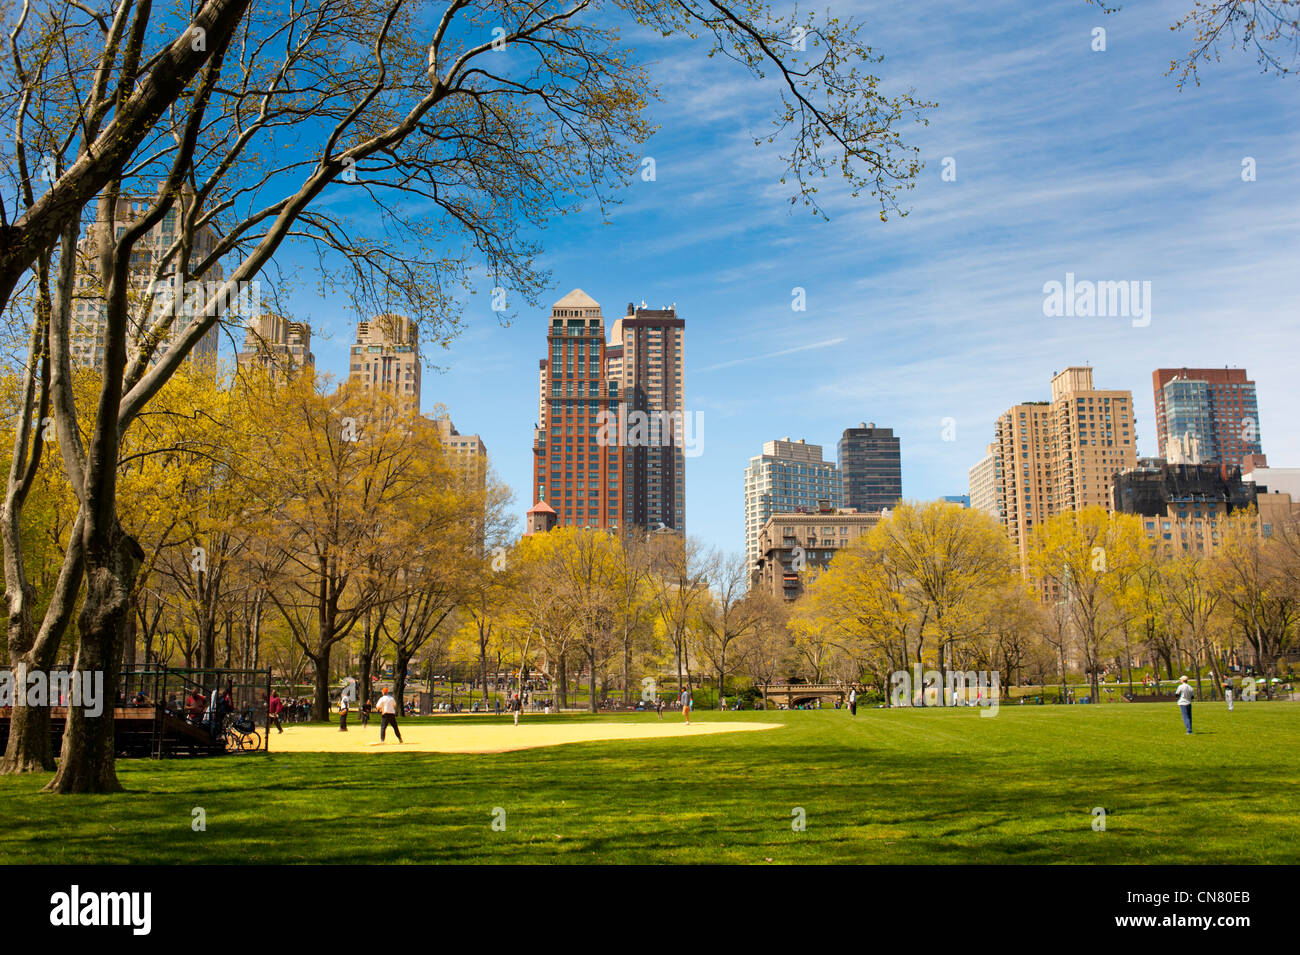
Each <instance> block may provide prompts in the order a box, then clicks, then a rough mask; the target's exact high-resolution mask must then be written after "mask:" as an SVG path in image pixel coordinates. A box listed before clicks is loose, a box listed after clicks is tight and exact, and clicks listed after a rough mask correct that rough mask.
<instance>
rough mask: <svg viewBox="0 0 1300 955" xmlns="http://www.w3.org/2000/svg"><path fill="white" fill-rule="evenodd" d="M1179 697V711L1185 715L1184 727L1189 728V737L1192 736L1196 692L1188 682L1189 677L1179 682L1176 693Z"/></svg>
mask: <svg viewBox="0 0 1300 955" xmlns="http://www.w3.org/2000/svg"><path fill="white" fill-rule="evenodd" d="M1174 692H1175V693H1176V694H1177V695H1178V709H1180V710H1181V711H1182V713H1183V725H1184V726H1186V727H1187V735H1188V736H1191V735H1192V697H1193V696H1195V695H1196V694H1195V691H1193V690H1192V685H1191V684H1190V683H1188V682H1187V677H1183V678H1182V679H1181V680H1179V681H1178V689H1177V690H1175V691H1174Z"/></svg>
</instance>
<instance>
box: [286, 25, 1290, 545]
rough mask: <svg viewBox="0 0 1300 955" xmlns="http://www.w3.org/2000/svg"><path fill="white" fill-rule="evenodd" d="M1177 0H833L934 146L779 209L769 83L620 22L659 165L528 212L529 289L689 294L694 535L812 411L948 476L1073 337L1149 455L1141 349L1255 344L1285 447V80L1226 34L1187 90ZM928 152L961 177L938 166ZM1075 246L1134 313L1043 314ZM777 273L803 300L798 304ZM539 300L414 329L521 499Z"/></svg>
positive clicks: (801, 432) (330, 304) (1281, 462)
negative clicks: (1132, 413)
mask: <svg viewBox="0 0 1300 955" xmlns="http://www.w3.org/2000/svg"><path fill="white" fill-rule="evenodd" d="M1192 5H1193V0H1176V2H1143V3H1141V4H1127V5H1126V6H1125V8H1124V9H1123V10H1121V11H1120V12H1119V13H1117V14H1115V15H1111V16H1106V15H1104V14H1102V13H1101V12H1100V11H1099V10H1097V9H1095V8H1093V7H1090V6H1088V5H1086V4H1084V3H1083V2H1082V0H1070V2H1043V3H1036V4H1026V3H1024V2H1023V0H1020V2H985V3H979V4H948V3H942V4H941V3H936V2H929V0H926V2H909V3H906V4H883V3H863V2H858V3H851V4H850V3H844V2H842V0H832V2H831V11H832V12H833V13H834V14H836V15H843V14H847V13H850V12H854V13H857V14H860V15H862V16H865V17H866V19H867V27H866V33H865V36H866V37H867V40H868V42H869V43H870V45H872V46H873V47H874V48H875V50H876V51H877V52H878V53H884V54H885V55H886V60H885V62H884V63H883V64H882V65H880V66H879V67H878V68H877V69H878V72H879V73H880V75H881V76H882V77H883V78H884V79H885V80H886V83H887V86H888V87H891V88H895V89H898V88H908V87H910V88H914V89H915V91H916V94H917V96H918V97H920V98H923V99H929V100H934V101H937V102H938V104H939V106H938V108H937V109H935V110H932V111H930V113H929V118H930V125H929V126H928V127H913V128H912V129H911V130H909V131H908V133H907V141H908V142H911V143H915V144H916V145H917V146H918V147H919V148H920V150H921V157H922V158H923V159H924V160H925V163H926V166H925V169H924V170H923V171H922V173H921V176H920V179H919V181H918V182H917V186H916V188H915V189H914V190H913V191H912V192H910V193H906V194H905V195H904V204H905V206H906V207H907V208H909V209H910V214H909V215H908V216H907V217H906V218H905V219H898V218H892V217H891V219H890V221H889V222H887V223H882V222H881V221H880V219H879V214H878V208H877V207H876V206H875V205H874V203H873V201H872V200H870V199H859V200H853V199H851V198H850V197H849V196H848V195H847V192H846V191H845V190H842V189H837V188H836V187H835V186H834V184H832V183H829V182H828V183H827V185H826V186H825V187H824V188H823V189H822V191H821V196H822V198H823V201H824V204H825V207H826V209H827V211H828V213H829V214H830V217H831V221H829V222H826V221H823V220H821V219H818V218H815V217H813V216H811V215H810V214H809V213H808V212H807V211H806V210H805V209H804V208H803V207H802V206H791V205H790V204H789V202H788V193H787V191H786V190H787V187H785V186H782V185H781V184H780V183H779V181H778V180H779V177H780V174H781V164H780V162H779V159H778V156H777V152H776V150H775V149H774V148H772V147H757V148H756V147H755V146H754V145H753V143H752V140H753V137H754V136H755V135H759V134H762V133H763V132H764V131H765V130H766V129H767V123H768V110H769V109H770V107H771V106H772V105H774V103H775V99H774V96H775V93H774V91H773V90H772V89H771V88H768V87H764V86H763V85H762V84H760V83H757V82H755V81H753V80H751V79H749V78H748V77H747V76H746V75H745V74H743V73H742V72H741V71H740V69H739V68H738V67H736V66H734V65H733V64H730V63H726V62H724V61H722V60H721V59H719V58H715V59H713V60H709V59H706V58H705V57H704V55H703V53H704V51H703V49H702V48H701V47H700V46H697V45H695V44H693V43H691V42H689V41H683V40H679V39H676V38H670V39H663V38H660V37H650V36H647V37H641V38H637V46H638V48H639V49H640V50H642V52H643V55H644V57H645V59H646V60H647V61H648V62H650V63H651V70H652V73H653V75H654V76H655V78H656V80H657V81H658V82H659V83H660V86H661V90H662V92H663V94H664V98H663V101H662V102H661V103H657V104H655V105H654V106H653V107H652V116H653V119H654V120H655V121H656V122H657V123H658V124H659V126H660V127H661V128H660V131H659V132H658V133H657V134H656V135H655V137H654V138H653V139H652V140H651V142H650V143H649V144H648V145H647V147H646V150H645V152H646V155H648V156H652V157H654V159H655V163H656V170H657V178H656V180H655V181H654V182H642V181H641V180H639V179H638V180H636V182H635V183H634V185H633V186H632V187H631V188H629V189H628V190H627V191H626V192H625V193H624V194H623V197H622V198H623V203H622V205H621V206H619V207H617V208H615V209H614V211H613V213H612V215H611V216H610V220H611V221H610V223H609V224H608V225H606V224H602V216H601V214H600V212H599V210H597V209H595V208H593V209H591V210H589V211H587V212H584V213H582V214H579V215H575V216H570V217H568V218H566V219H564V220H562V221H560V222H558V223H556V224H555V225H553V226H552V227H551V228H548V229H547V230H545V231H544V232H542V233H540V234H539V238H540V239H541V240H542V241H543V242H544V243H545V246H546V253H545V255H544V256H543V258H542V260H541V264H542V265H543V267H545V268H547V269H549V270H550V271H551V273H552V275H553V278H554V294H553V295H551V296H549V298H548V299H547V301H546V306H547V307H549V302H550V301H554V300H555V299H558V298H560V297H561V296H562V295H564V294H565V293H567V292H568V291H569V290H570V289H572V288H582V289H584V290H585V291H586V292H587V293H588V294H590V295H591V296H593V297H594V298H595V299H596V300H597V301H598V302H600V303H601V304H602V305H603V306H604V310H605V318H606V322H607V323H610V322H612V321H613V319H614V318H616V317H617V316H618V315H620V314H622V312H623V310H624V309H625V307H626V305H627V303H628V302H629V301H636V302H638V303H639V302H641V301H642V300H643V299H644V300H645V301H646V302H647V304H649V305H651V306H652V307H660V306H662V305H665V304H668V303H672V302H675V303H676V305H677V308H678V313H679V315H680V316H681V317H683V318H684V319H685V320H686V336H687V339H686V340H687V359H686V376H685V383H686V395H687V408H688V410H690V411H698V412H701V413H702V415H703V454H702V455H701V456H700V457H697V458H692V459H690V460H689V461H688V463H687V478H686V487H687V530H688V532H689V533H690V534H692V535H694V536H697V537H699V538H700V539H701V540H702V541H703V542H704V543H706V544H707V545H709V546H716V547H719V548H722V549H724V550H727V551H740V550H741V549H742V548H743V544H744V520H743V507H744V499H743V472H744V469H745V466H746V464H747V463H748V460H749V458H750V457H751V456H752V455H754V454H757V453H759V452H760V451H761V447H762V444H763V442H764V441H766V440H771V439H773V438H780V437H784V436H787V435H789V436H791V437H793V438H796V439H798V438H805V439H807V440H808V441H809V442H813V443H819V444H822V445H823V446H824V447H825V449H826V453H827V456H828V457H829V458H831V459H833V457H834V446H835V441H836V439H837V438H838V437H839V435H840V433H841V431H842V430H843V429H844V428H846V427H850V426H852V425H855V424H856V423H857V422H859V421H874V422H875V423H876V424H877V425H881V426H888V427H892V428H893V429H894V431H895V433H896V434H899V435H900V436H901V439H902V455H903V491H904V495H905V496H906V497H908V498H912V499H926V498H933V497H937V496H940V495H944V494H963V493H966V491H967V469H968V468H969V467H970V466H971V465H972V464H973V463H974V462H975V461H976V460H978V459H979V457H980V456H981V455H982V453H983V450H984V447H985V445H986V444H987V443H988V442H989V441H990V440H992V432H993V423H994V420H995V419H996V417H997V415H998V414H1000V413H1001V412H1002V411H1004V410H1005V409H1006V408H1007V407H1008V406H1010V405H1012V404H1014V403H1016V402H1019V401H1027V400H1045V399H1047V398H1048V397H1049V379H1050V377H1051V375H1052V373H1053V372H1054V371H1057V370H1060V369H1062V368H1064V367H1066V366H1068V365H1074V364H1085V363H1087V364H1091V365H1093V367H1094V369H1095V371H1094V375H1095V380H1096V383H1097V385H1098V387H1102V388H1126V389H1131V390H1132V391H1133V393H1134V398H1135V405H1136V411H1137V416H1138V424H1137V430H1138V438H1139V440H1138V449H1139V453H1141V454H1153V453H1155V452H1156V448H1155V427H1154V421H1153V407H1152V395H1151V372H1152V370H1153V369H1155V368H1157V367H1164V366H1184V365H1186V366H1202V365H1203V366H1208V367H1217V366H1222V365H1225V364H1230V365H1233V366H1242V367H1245V368H1246V369H1247V370H1248V371H1249V372H1250V374H1251V376H1252V377H1253V378H1254V379H1255V381H1256V382H1257V386H1258V392H1259V407H1260V431H1261V436H1262V440H1263V445H1264V450H1265V452H1266V453H1267V454H1268V456H1269V461H1270V463H1271V464H1273V465H1275V466H1300V425H1298V424H1297V421H1296V418H1295V415H1294V413H1293V412H1294V409H1295V408H1296V406H1297V398H1298V397H1300V387H1298V386H1297V384H1296V382H1297V374H1296V370H1295V352H1296V349H1295V343H1296V340H1297V331H1298V330H1300V307H1298V305H1297V291H1298V289H1297V285H1298V284H1300V201H1298V200H1300V122H1297V120H1300V82H1298V81H1297V80H1296V79H1289V80H1280V79H1278V78H1276V77H1274V76H1273V75H1261V74H1260V73H1259V71H1258V69H1257V67H1256V65H1255V62H1254V60H1253V58H1252V57H1250V56H1249V55H1246V54H1243V53H1241V52H1239V51H1238V52H1231V51H1230V52H1228V53H1227V54H1226V55H1225V57H1224V60H1223V62H1222V63H1220V64H1218V65H1217V66H1212V67H1211V68H1209V69H1208V70H1206V71H1205V72H1204V73H1203V78H1202V85H1201V86H1200V87H1199V88H1197V87H1194V86H1189V87H1187V88H1185V89H1184V90H1183V91H1181V92H1180V91H1179V90H1178V89H1177V85H1176V82H1175V79H1174V78H1173V77H1170V76H1166V75H1165V70H1166V69H1167V68H1168V65H1169V62H1170V60H1171V59H1172V58H1173V57H1175V56H1179V55H1181V54H1182V53H1183V52H1184V51H1185V47H1186V46H1187V44H1188V42H1189V37H1188V36H1187V35H1185V34H1178V33H1173V32H1171V31H1170V30H1169V25H1170V24H1171V23H1172V22H1173V21H1174V20H1175V19H1176V18H1177V17H1178V16H1180V15H1181V14H1183V13H1185V12H1186V11H1187V10H1188V9H1189V8H1190V7H1191V6H1192ZM1098 26H1100V27H1104V28H1105V29H1106V31H1107V36H1106V40H1107V43H1106V46H1107V49H1106V51H1105V52H1100V53H1099V52H1094V51H1093V50H1092V49H1091V43H1092V30H1093V28H1094V27H1098ZM1247 156H1249V157H1253V158H1254V160H1255V162H1256V168H1257V179H1256V181H1254V182H1243V181H1242V177H1241V164H1242V159H1243V158H1244V157H1247ZM944 157H952V158H953V159H955V161H956V171H957V178H956V181H955V182H944V181H942V179H941V168H942V160H943V158H944ZM1067 272H1073V273H1075V274H1076V275H1077V276H1078V277H1079V278H1080V279H1093V280H1105V281H1119V280H1139V281H1149V282H1151V288H1152V312H1151V322H1150V324H1149V325H1148V326H1146V327H1134V326H1133V323H1132V321H1131V320H1129V319H1125V318H1047V317H1044V314H1043V307H1042V305H1043V284H1044V283H1045V282H1048V281H1051V280H1054V279H1055V280H1058V281H1063V280H1064V278H1065V274H1066V273H1067ZM304 284H307V285H310V284H311V283H304ZM796 286H799V287H802V288H804V289H806V291H807V310H806V311H803V312H795V311H793V310H792V309H791V290H792V289H793V288H794V287H796ZM487 287H488V283H486V282H485V283H484V292H485V293H486V290H487ZM293 307H294V311H295V314H296V315H297V317H300V318H304V319H307V320H309V321H311V323H312V325H313V329H314V334H315V341H314V346H315V347H314V350H315V353H316V358H317V364H318V367H319V368H321V369H323V370H325V371H329V372H333V373H334V374H336V375H340V376H341V375H343V374H345V373H346V368H347V348H348V346H349V344H350V342H351V341H352V333H353V329H354V323H355V320H356V317H357V316H355V315H353V314H349V313H348V312H347V311H345V310H343V309H342V308H340V306H339V305H338V303H337V300H334V301H331V300H327V299H322V298H318V297H314V295H313V294H309V293H308V292H303V293H299V294H297V295H296V296H295V298H294V300H293ZM547 307H544V308H541V309H537V310H535V311H534V310H527V311H521V312H520V313H519V314H518V316H517V317H516V319H515V320H514V322H513V324H512V325H511V326H509V327H502V326H501V325H500V323H499V322H498V321H497V320H496V316H495V315H494V314H493V313H492V312H491V311H490V309H489V300H488V295H487V294H480V295H478V296H476V297H474V298H473V299H471V302H470V305H469V307H468V308H467V311H466V315H465V318H466V321H467V330H466V332H465V333H464V334H463V335H462V336H461V337H460V338H459V339H458V340H457V341H456V342H455V343H454V344H453V345H452V347H451V348H449V349H447V350H446V351H441V352H437V353H434V354H432V355H430V356H428V357H429V360H430V361H431V362H432V363H434V364H436V365H438V366H440V367H441V368H443V369H445V370H443V371H441V372H438V371H433V372H426V374H425V378H424V385H423V404H424V407H425V410H429V409H432V408H433V407H434V406H436V405H439V404H441V405H445V406H446V407H447V408H448V409H449V411H450V413H451V415H452V418H453V420H454V421H455V423H456V425H457V427H458V428H459V429H460V430H461V431H463V432H477V433H479V434H480V435H482V437H483V440H484V442H485V443H486V445H487V448H488V451H489V454H490V455H491V457H492V460H493V463H494V466H495V467H496V469H497V471H498V472H499V474H500V475H501V477H502V478H503V479H504V480H505V481H506V482H507V483H509V484H510V485H511V486H512V487H513V488H514V489H515V491H516V495H517V504H518V511H519V513H520V515H522V513H523V511H524V510H526V509H527V508H528V507H529V505H530V504H531V503H532V502H531V501H530V500H528V497H529V487H530V484H531V471H530V468H531V457H532V456H531V447H532V428H533V424H534V420H535V417H536V408H537V360H538V359H539V358H541V357H543V356H544V354H545V326H546V318H547V315H548V311H547ZM945 418H952V419H954V421H955V427H956V440H955V441H945V440H943V433H944V426H943V421H944V419H945Z"/></svg>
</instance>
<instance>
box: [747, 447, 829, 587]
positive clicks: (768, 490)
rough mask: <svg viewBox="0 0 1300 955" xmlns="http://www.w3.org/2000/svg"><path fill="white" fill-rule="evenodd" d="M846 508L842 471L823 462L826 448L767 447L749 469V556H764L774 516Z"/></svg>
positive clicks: (752, 461) (752, 557)
mask: <svg viewBox="0 0 1300 955" xmlns="http://www.w3.org/2000/svg"><path fill="white" fill-rule="evenodd" d="M843 505H844V489H843V485H842V482H841V480H840V472H839V469H838V468H837V467H836V466H835V465H834V464H832V463H831V462H830V461H823V460H822V446H821V445H820V444H808V443H807V442H806V441H804V439H803V438H800V439H799V440H798V441H791V440H790V439H789V438H788V437H787V438H782V439H781V440H779V441H767V442H764V444H763V453H762V454H757V455H755V456H754V457H752V458H750V459H749V467H747V468H745V555H746V558H747V559H748V561H749V563H750V565H751V566H753V565H754V563H755V562H756V561H757V560H758V559H759V558H760V557H761V556H762V554H761V553H760V550H759V535H760V534H761V532H762V530H763V525H764V524H766V523H767V519H768V518H769V517H771V516H772V515H773V514H792V513H795V512H798V511H818V510H823V509H825V508H832V509H837V508H840V507H842V506H843Z"/></svg>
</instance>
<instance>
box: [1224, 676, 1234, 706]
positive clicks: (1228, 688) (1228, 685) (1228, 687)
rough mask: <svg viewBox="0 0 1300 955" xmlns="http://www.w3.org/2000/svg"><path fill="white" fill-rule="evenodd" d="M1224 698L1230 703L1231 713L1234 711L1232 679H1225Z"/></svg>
mask: <svg viewBox="0 0 1300 955" xmlns="http://www.w3.org/2000/svg"><path fill="white" fill-rule="evenodd" d="M1223 699H1224V700H1225V701H1226V702H1227V704H1228V712H1229V713H1231V712H1232V681H1231V680H1224V681H1223Z"/></svg>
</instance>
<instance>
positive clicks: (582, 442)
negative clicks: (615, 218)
mask: <svg viewBox="0 0 1300 955" xmlns="http://www.w3.org/2000/svg"><path fill="white" fill-rule="evenodd" d="M546 345H547V352H548V357H547V358H543V359H541V361H540V367H539V375H538V378H539V390H538V409H537V412H538V413H537V419H538V420H537V427H536V428H535V429H534V433H533V488H532V491H533V493H532V497H533V500H534V501H535V502H536V503H537V504H546V505H548V506H549V507H550V508H551V509H553V510H554V511H555V514H554V515H553V516H552V515H547V520H548V521H550V522H552V523H551V526H566V527H598V528H604V529H609V530H619V529H620V527H627V526H630V525H627V524H626V523H624V522H623V521H622V520H621V518H622V515H623V512H624V507H623V486H622V483H621V478H622V476H623V473H624V471H623V460H624V457H623V456H624V447H623V444H622V442H619V441H609V440H601V438H602V436H603V435H604V434H605V432H606V428H607V426H606V424H605V422H606V421H608V416H610V415H612V416H614V417H616V418H617V417H618V415H619V409H620V404H621V398H620V394H619V388H620V384H621V376H620V378H619V379H615V378H613V377H612V376H610V375H609V374H608V365H607V355H606V346H605V319H604V316H603V315H602V313H601V310H600V304H599V303H598V302H596V301H595V300H594V299H593V298H592V297H591V296H589V295H588V294H587V293H586V292H584V291H582V290H581V289H574V290H573V291H572V292H570V293H569V294H568V295H566V296H564V298H562V299H560V300H559V301H558V302H556V303H555V304H554V305H553V306H552V307H551V321H550V326H549V328H548V330H547V335H546ZM538 513H539V509H538V508H537V507H536V505H534V507H533V508H532V509H531V510H530V511H529V515H530V517H529V521H530V527H531V522H532V520H533V519H534V518H535V517H536V516H537V514H538Z"/></svg>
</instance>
